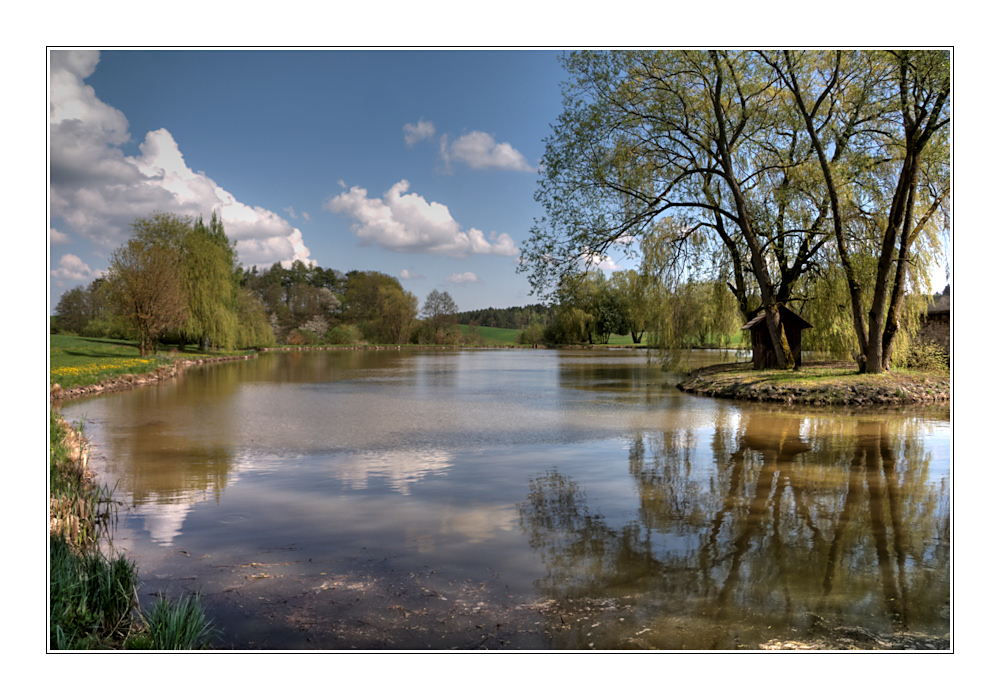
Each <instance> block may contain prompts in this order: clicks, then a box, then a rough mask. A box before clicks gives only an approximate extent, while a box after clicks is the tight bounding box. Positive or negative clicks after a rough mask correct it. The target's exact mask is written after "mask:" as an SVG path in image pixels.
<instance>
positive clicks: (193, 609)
mask: <svg viewBox="0 0 1000 700" xmlns="http://www.w3.org/2000/svg"><path fill="white" fill-rule="evenodd" d="M142 618H143V622H144V624H145V626H146V630H145V632H144V634H143V638H142V646H146V645H148V646H147V647H146V648H152V649H164V650H200V649H208V648H209V646H210V645H211V644H212V642H213V641H214V640H215V638H216V637H217V636H218V631H217V630H216V628H215V625H214V624H213V623H212V622H211V621H210V620H209V619H208V618H207V617H206V616H205V613H204V611H203V610H202V607H201V599H200V598H199V596H197V595H194V596H183V595H182V596H181V597H180V599H178V600H177V601H176V602H173V603H172V602H170V601H169V600H167V599H166V598H163V597H161V598H160V599H159V600H158V601H156V603H155V604H154V605H153V607H152V609H151V610H150V611H149V612H148V613H145V614H143V615H142Z"/></svg>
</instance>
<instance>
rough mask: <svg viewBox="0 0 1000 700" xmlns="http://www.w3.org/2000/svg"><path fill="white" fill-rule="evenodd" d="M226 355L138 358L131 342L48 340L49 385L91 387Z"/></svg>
mask: <svg viewBox="0 0 1000 700" xmlns="http://www.w3.org/2000/svg"><path fill="white" fill-rule="evenodd" d="M235 354H240V355H243V354H245V352H244V351H240V352H239V353H235V352H233V353H229V352H197V351H195V352H180V353H179V352H177V351H176V350H169V351H168V350H165V349H162V350H161V351H160V352H158V353H156V355H154V356H152V357H140V356H139V345H138V343H137V342H135V341H131V340H111V339H108V338H81V337H78V336H74V335H50V336H49V384H50V385H52V384H58V385H60V386H61V387H62V388H63V389H72V388H74V387H78V386H93V385H96V384H102V383H104V382H108V381H111V380H115V379H119V378H121V377H126V376H132V375H141V374H148V373H151V372H156V371H157V370H159V369H163V368H168V367H173V366H174V364H175V362H177V361H178V360H203V359H211V358H220V357H229V356H232V355H235Z"/></svg>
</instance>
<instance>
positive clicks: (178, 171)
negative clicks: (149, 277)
mask: <svg viewBox="0 0 1000 700" xmlns="http://www.w3.org/2000/svg"><path fill="white" fill-rule="evenodd" d="M98 61H99V55H98V53H97V52H94V51H84V52H78V51H53V52H51V54H50V68H51V76H50V86H51V93H50V94H51V102H50V109H49V119H50V121H49V129H50V140H49V144H50V148H49V150H50V162H49V173H50V203H51V208H50V211H51V214H52V216H55V217H60V218H62V219H63V220H64V221H65V222H66V225H67V227H68V228H69V229H70V230H71V232H72V233H73V234H77V235H79V236H82V237H83V238H85V239H87V240H89V241H91V242H92V243H94V244H96V245H97V247H98V249H100V250H103V251H107V252H110V251H111V250H113V249H114V248H116V247H118V246H120V245H121V244H122V243H124V242H125V240H127V239H128V236H129V227H130V224H131V223H132V222H133V221H134V220H135V219H136V218H138V217H141V216H148V215H149V214H151V213H153V212H154V211H160V212H165V213H172V214H179V215H186V216H192V217H194V216H198V215H201V216H205V217H207V216H209V215H210V214H211V212H212V211H213V210H215V211H218V213H219V215H220V217H221V218H222V222H223V224H224V225H225V227H226V233H227V234H229V236H230V237H231V238H233V239H235V240H236V249H237V251H238V252H239V254H240V259H241V261H242V262H243V263H244V264H247V265H250V264H266V263H271V262H275V261H282V262H285V263H287V264H290V263H291V261H292V260H302V261H303V262H307V261H309V249H308V248H307V247H306V246H305V244H304V242H303V241H302V234H301V232H300V231H299V230H298V229H297V228H295V227H293V226H292V225H291V224H289V223H288V222H287V221H285V220H284V219H282V218H281V217H279V216H278V215H277V214H275V213H274V212H271V211H268V210H265V209H262V208H261V207H251V206H248V205H246V204H243V203H241V202H238V201H236V199H235V197H233V195H232V194H230V193H229V192H227V191H226V190H224V189H223V188H221V187H220V186H219V185H218V184H217V183H216V182H215V181H214V180H212V179H211V178H209V177H208V176H207V175H205V174H204V173H201V172H199V173H195V172H193V171H192V170H191V169H190V168H189V167H188V166H187V164H186V163H185V161H184V156H183V154H182V153H181V151H180V149H179V148H178V145H177V143H176V141H175V140H174V138H173V136H172V135H171V134H170V132H169V131H167V130H166V129H157V130H155V131H151V132H149V133H148V134H146V136H145V139H144V140H143V142H142V143H141V144H140V146H139V151H140V155H138V156H134V157H132V156H126V155H125V154H124V153H123V151H122V150H121V148H120V147H121V146H123V145H124V144H126V143H128V142H129V140H130V139H131V135H130V134H129V132H128V120H127V119H126V118H125V115H123V114H122V113H121V112H120V111H118V110H117V109H115V108H113V107H111V106H109V105H107V104H105V103H104V102H102V101H101V100H100V99H98V97H97V95H96V93H95V92H94V89H93V88H92V87H91V86H89V85H87V84H86V83H85V82H84V80H85V79H86V78H88V77H89V76H90V75H91V74H92V73H93V72H94V70H95V68H96V67H97V63H98ZM56 242H58V241H56Z"/></svg>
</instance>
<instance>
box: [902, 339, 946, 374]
mask: <svg viewBox="0 0 1000 700" xmlns="http://www.w3.org/2000/svg"><path fill="white" fill-rule="evenodd" d="M897 364H898V366H899V367H901V368H903V369H917V370H925V371H928V372H941V373H947V372H948V371H949V364H950V363H949V360H948V352H947V351H946V350H945V349H944V348H943V347H941V346H940V345H938V344H937V343H935V342H924V341H915V342H912V343H910V344H909V345H908V346H907V348H906V354H905V355H903V356H902V358H901V359H900V361H899V362H898V363H897Z"/></svg>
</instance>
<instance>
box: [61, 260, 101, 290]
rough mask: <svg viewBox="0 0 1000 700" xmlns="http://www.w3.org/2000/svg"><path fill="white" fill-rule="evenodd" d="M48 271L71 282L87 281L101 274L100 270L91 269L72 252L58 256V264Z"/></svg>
mask: <svg viewBox="0 0 1000 700" xmlns="http://www.w3.org/2000/svg"><path fill="white" fill-rule="evenodd" d="M49 272H50V274H51V275H52V276H53V277H54V278H56V279H58V280H62V281H64V282H69V283H71V284H72V283H74V282H89V281H90V280H92V279H94V278H95V277H97V276H98V275H100V274H101V271H100V270H94V269H92V268H91V267H90V265H88V264H87V263H85V262H83V260H81V259H80V258H78V257H77V256H75V255H73V254H72V253H67V254H66V255H64V256H62V257H61V258H59V266H58V267H57V268H55V269H54V270H50V271H49Z"/></svg>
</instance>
